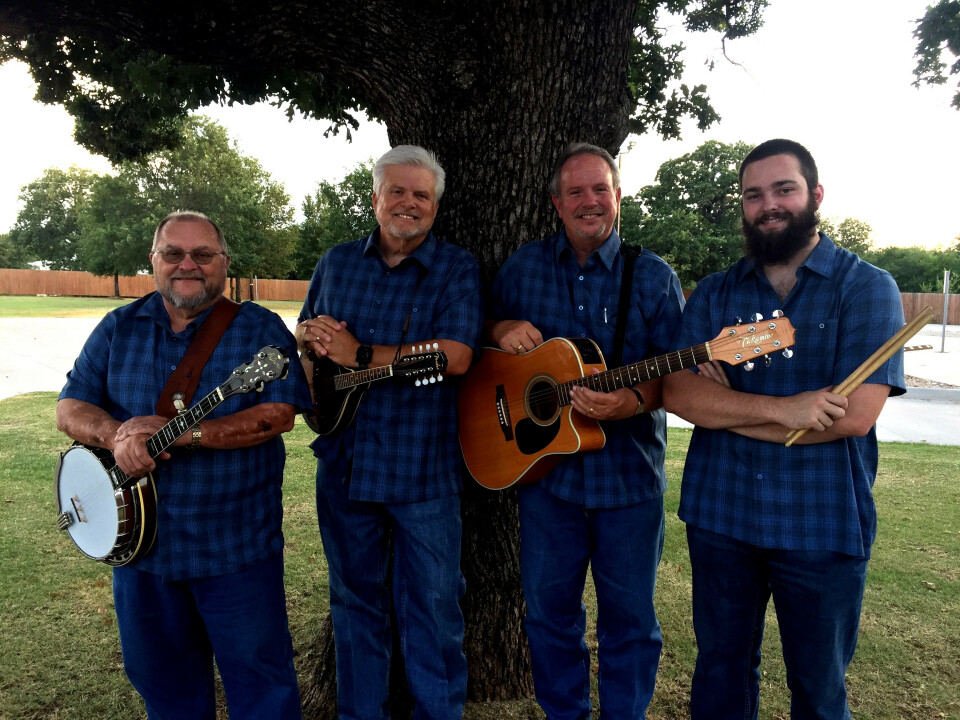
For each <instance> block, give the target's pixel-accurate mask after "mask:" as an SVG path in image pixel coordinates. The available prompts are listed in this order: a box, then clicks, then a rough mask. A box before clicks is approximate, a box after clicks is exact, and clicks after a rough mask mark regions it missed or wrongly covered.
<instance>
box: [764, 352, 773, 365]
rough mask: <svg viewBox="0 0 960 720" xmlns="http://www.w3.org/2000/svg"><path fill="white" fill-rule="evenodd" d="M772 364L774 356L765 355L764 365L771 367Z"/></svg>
mask: <svg viewBox="0 0 960 720" xmlns="http://www.w3.org/2000/svg"><path fill="white" fill-rule="evenodd" d="M771 365H773V358H771V357H770V356H769V355H764V356H763V366H764V367H770V366H771Z"/></svg>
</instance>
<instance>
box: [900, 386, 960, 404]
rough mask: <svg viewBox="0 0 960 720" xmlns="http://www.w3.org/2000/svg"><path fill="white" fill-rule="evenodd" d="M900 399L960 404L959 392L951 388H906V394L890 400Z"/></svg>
mask: <svg viewBox="0 0 960 720" xmlns="http://www.w3.org/2000/svg"><path fill="white" fill-rule="evenodd" d="M900 398H904V399H906V400H925V401H927V402H946V403H960V390H954V389H952V388H919V387H908V388H907V392H906V393H904V394H903V395H898V396H897V397H893V398H890V400H898V399H900Z"/></svg>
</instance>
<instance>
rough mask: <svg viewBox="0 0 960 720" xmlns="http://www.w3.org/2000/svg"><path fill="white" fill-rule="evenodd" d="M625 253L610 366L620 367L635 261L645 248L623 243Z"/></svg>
mask: <svg viewBox="0 0 960 720" xmlns="http://www.w3.org/2000/svg"><path fill="white" fill-rule="evenodd" d="M620 251H621V252H622V253H623V279H621V280H620V301H619V302H618V304H617V327H616V330H615V331H614V333H613V357H612V358H611V363H610V365H609V367H614V368H616V367H620V362H621V361H622V360H623V342H624V340H625V338H626V336H627V311H628V310H629V309H630V291H631V290H632V289H633V263H634V261H635V260H636V259H637V258H638V257H639V256H640V253H642V252H643V248H642V247H641V248H633V247H628V246H627V245H623V244H622V245H621V246H620Z"/></svg>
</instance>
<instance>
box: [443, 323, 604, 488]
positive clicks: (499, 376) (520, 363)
mask: <svg viewBox="0 0 960 720" xmlns="http://www.w3.org/2000/svg"><path fill="white" fill-rule="evenodd" d="M593 368H596V369H597V370H600V371H601V372H602V371H604V370H606V365H605V364H604V361H603V355H602V353H601V352H600V348H598V347H597V346H596V344H595V343H594V342H593V341H592V340H587V339H585V338H571V339H568V338H554V339H552V340H548V341H547V342H545V343H543V344H542V345H540V346H539V347H537V348H536V349H534V350H531V351H530V352H528V353H525V354H523V355H513V354H512V353H507V352H504V351H503V350H499V349H497V348H484V351H483V354H482V355H481V356H480V360H479V361H478V362H477V363H476V364H475V365H474V366H473V367H472V368H471V369H470V371H469V372H468V373H467V375H466V376H465V378H464V382H463V383H462V385H461V387H460V399H459V405H458V421H459V430H460V445H461V449H462V450H463V455H464V459H465V461H466V464H467V470H469V471H470V474H471V475H472V476H473V477H474V479H475V480H476V481H477V482H479V483H480V484H481V485H483V486H484V487H487V488H490V489H493V490H502V489H503V488H506V487H509V486H510V485H513V484H514V483H516V482H519V483H521V484H526V483H531V482H536V481H537V480H539V479H541V478H542V477H543V476H544V475H546V474H547V473H548V472H549V471H550V470H552V469H553V468H554V467H555V466H556V465H557V463H558V462H559V461H560V460H561V459H562V458H563V456H564V455H570V454H572V453H576V452H584V451H588V450H597V449H599V448H602V447H603V445H604V443H605V442H606V436H605V435H604V434H603V430H602V429H601V428H600V425H599V423H597V421H596V420H593V419H591V418H588V417H585V416H584V415H581V414H580V413H578V412H574V410H573V408H572V407H571V406H570V405H561V403H559V402H557V392H556V390H557V388H558V386H560V385H562V384H563V383H566V382H568V381H570V380H574V379H577V378H582V377H586V376H588V375H590V374H591V373H592V371H593Z"/></svg>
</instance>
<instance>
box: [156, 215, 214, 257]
mask: <svg viewBox="0 0 960 720" xmlns="http://www.w3.org/2000/svg"><path fill="white" fill-rule="evenodd" d="M181 220H182V221H185V222H206V223H210V226H211V227H212V228H213V229H214V230H215V231H216V233H217V242H218V243H219V244H220V249H221V250H223V252H225V253H226V254H227V255H229V254H230V252H229V251H228V250H227V241H226V239H225V238H224V237H223V231H222V230H220V226H219V225H217V224H216V223H215V222H214V221H213V220H211V219H210V218H208V217H207V216H206V215H204V214H203V213H202V212H197V211H196V210H177V211H175V212H172V213H170V214H169V215H167V216H166V217H165V218H164V219H163V220H161V221H160V224H159V225H157V229H156V230H154V231H153V247H152V250H156V249H157V244H158V243H159V242H160V233H161V232H162V231H163V228H164V227H165V226H166V224H167V223H170V222H175V221H181Z"/></svg>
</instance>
